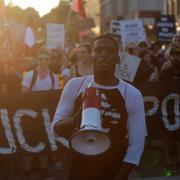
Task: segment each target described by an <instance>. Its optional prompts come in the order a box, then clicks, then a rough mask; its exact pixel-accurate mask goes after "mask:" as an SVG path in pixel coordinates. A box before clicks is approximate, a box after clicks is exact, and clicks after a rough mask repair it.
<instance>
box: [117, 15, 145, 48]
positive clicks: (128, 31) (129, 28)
mask: <svg viewBox="0 0 180 180" xmlns="http://www.w3.org/2000/svg"><path fill="white" fill-rule="evenodd" d="M120 26H121V28H120V33H121V40H122V45H123V47H126V45H127V44H128V43H130V42H135V43H137V42H139V41H142V40H143V41H147V38H146V34H145V30H144V26H143V21H142V19H135V20H123V21H120Z"/></svg>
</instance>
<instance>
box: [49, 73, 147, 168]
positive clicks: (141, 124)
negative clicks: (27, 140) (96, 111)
mask: <svg viewBox="0 0 180 180" xmlns="http://www.w3.org/2000/svg"><path fill="white" fill-rule="evenodd" d="M91 82H93V83H95V82H94V78H93V76H92V75H89V76H86V77H78V78H73V79H71V80H69V82H68V83H67V84H66V86H65V87H64V90H63V92H62V95H61V98H60V101H59V103H58V106H57V109H56V112H55V115H54V119H53V122H52V130H53V129H54V127H55V125H56V123H57V122H59V121H60V120H62V119H67V118H68V117H70V116H71V115H72V112H73V109H74V101H75V99H76V98H77V96H78V95H79V94H80V93H81V92H83V91H85V89H86V88H87V86H88V85H89V84H90V83H91ZM95 84H96V86H97V87H99V88H102V89H114V88H117V89H118V90H119V91H120V92H121V94H122V96H123V98H124V100H125V105H126V109H127V112H128V119H127V133H128V148H127V152H126V155H125V157H124V159H123V161H124V162H127V163H131V164H136V165H138V164H139V162H140V158H141V155H142V153H143V150H144V141H145V136H146V123H145V112H144V102H143V97H142V95H141V93H140V91H139V90H137V89H136V88H135V87H133V86H132V85H131V84H129V83H127V82H125V81H123V80H121V79H120V81H119V84H118V85H117V86H103V85H100V84H97V83H95ZM117 138H118V137H117ZM119 143H121V142H119Z"/></svg>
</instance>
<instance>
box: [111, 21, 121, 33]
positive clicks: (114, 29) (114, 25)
mask: <svg viewBox="0 0 180 180" xmlns="http://www.w3.org/2000/svg"><path fill="white" fill-rule="evenodd" d="M110 32H111V33H112V34H116V35H120V21H117V20H112V21H111V25H110Z"/></svg>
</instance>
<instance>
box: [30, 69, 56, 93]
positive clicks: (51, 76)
mask: <svg viewBox="0 0 180 180" xmlns="http://www.w3.org/2000/svg"><path fill="white" fill-rule="evenodd" d="M37 76H38V72H37V69H34V70H33V76H32V79H31V84H30V86H29V90H28V91H32V88H33V86H34V84H35V82H36V80H37ZM50 78H51V82H52V87H51V90H53V87H54V76H53V73H52V72H50Z"/></svg>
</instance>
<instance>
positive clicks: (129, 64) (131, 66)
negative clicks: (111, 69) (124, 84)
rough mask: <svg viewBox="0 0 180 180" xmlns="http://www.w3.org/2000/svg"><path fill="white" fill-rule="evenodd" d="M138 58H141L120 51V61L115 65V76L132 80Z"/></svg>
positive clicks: (137, 65) (137, 64)
mask: <svg viewBox="0 0 180 180" xmlns="http://www.w3.org/2000/svg"><path fill="white" fill-rule="evenodd" d="M140 60H141V59H140V58H138V57H136V56H132V55H130V54H127V53H122V56H121V60H120V63H119V64H117V65H116V76H117V77H120V78H121V79H124V80H127V81H129V82H133V81H134V78H135V75H136V72H137V69H138V67H139V63H140Z"/></svg>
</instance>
